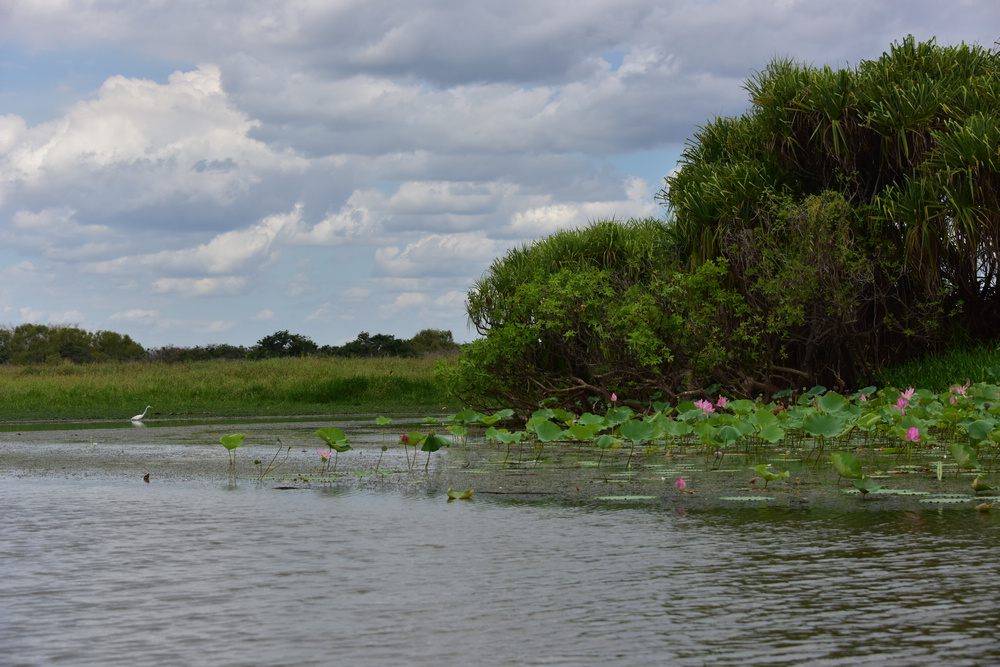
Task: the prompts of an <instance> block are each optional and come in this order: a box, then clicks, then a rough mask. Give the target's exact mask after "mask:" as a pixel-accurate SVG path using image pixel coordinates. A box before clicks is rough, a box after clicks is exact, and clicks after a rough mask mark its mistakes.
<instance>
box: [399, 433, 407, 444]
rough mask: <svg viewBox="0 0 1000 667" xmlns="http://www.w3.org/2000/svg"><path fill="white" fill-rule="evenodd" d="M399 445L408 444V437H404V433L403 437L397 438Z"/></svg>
mask: <svg viewBox="0 0 1000 667" xmlns="http://www.w3.org/2000/svg"><path fill="white" fill-rule="evenodd" d="M399 444H401V445H408V444H410V436H408V435H406V434H405V433H404V434H403V435H401V436H399Z"/></svg>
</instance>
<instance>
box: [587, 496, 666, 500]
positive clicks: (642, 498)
mask: <svg viewBox="0 0 1000 667" xmlns="http://www.w3.org/2000/svg"><path fill="white" fill-rule="evenodd" d="M656 498H657V496H595V497H594V500H656Z"/></svg>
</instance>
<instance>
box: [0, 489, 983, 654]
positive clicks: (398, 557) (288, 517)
mask: <svg viewBox="0 0 1000 667" xmlns="http://www.w3.org/2000/svg"><path fill="white" fill-rule="evenodd" d="M0 507H2V508H3V510H2V511H0V563H2V566H3V570H2V572H3V577H2V578H0V663H2V664H5V665H33V664H56V663H58V664H70V665H105V664H114V663H118V664H120V663H123V662H126V661H127V662H128V663H131V664H140V665H146V664H150V665H161V664H162V665H175V664H176V665H180V664H183V665H246V664H254V665H289V664H295V665H327V664H349V665H458V664H474V665H513V664H527V665H605V664H616V665H644V664H656V665H662V664H672V665H746V664H762V663H767V664H776V665H781V664H785V665H799V664H803V663H807V662H808V663H810V664H818V665H848V664H849V665H859V664H860V665H865V664H879V665H884V664H890V665H927V664H944V665H982V664H991V663H994V664H995V663H997V662H1000V638H998V636H997V633H996V624H997V621H998V620H1000V619H998V617H1000V612H998V611H997V607H996V603H995V600H996V598H997V596H998V593H1000V576H998V574H1000V572H998V570H1000V559H998V558H997V555H998V542H1000V538H998V526H1000V523H998V520H997V519H994V518H993V516H992V515H988V514H987V515H980V514H978V513H976V512H975V511H971V510H969V509H968V508H963V509H962V510H958V509H955V508H944V509H939V508H933V509H927V510H919V511H902V512H901V511H893V512H880V511H854V512H839V513H838V512H836V511H831V510H821V509H810V510H797V509H790V508H760V509H733V508H729V509H705V510H697V511H691V510H688V511H685V510H683V509H680V510H674V509H670V510H667V509H665V508H663V507H661V506H658V505H653V506H650V505H641V504H630V503H611V502H595V501H587V502H569V501H565V500H539V501H524V500H516V501H515V500H510V499H505V498H503V497H501V496H492V497H491V496H485V495H476V496H474V498H473V500H472V501H469V502H464V501H456V502H451V503H448V502H445V501H444V499H443V498H442V496H441V495H440V494H434V495H433V496H428V495H427V494H426V493H424V492H423V491H421V490H419V487H418V486H416V485H414V486H413V487H412V489H407V488H405V487H403V488H399V487H395V488H393V489H392V490H385V491H379V490H377V489H376V488H370V489H368V490H358V489H357V488H356V487H350V486H345V487H343V488H337V487H330V488H325V489H324V488H311V489H306V490H285V491H281V490H274V489H273V488H269V487H268V486H263V485H258V484H257V483H255V482H243V481H241V482H240V483H239V484H238V485H237V486H236V488H233V487H231V486H230V485H228V484H225V483H217V482H212V481H205V480H202V481H187V482H182V481H180V480H179V479H175V480H164V481H154V483H151V484H144V483H143V482H142V481H141V480H139V479H106V478H105V479H86V478H83V479H81V478H74V479H67V478H62V477H44V476H42V477H23V478H18V477H13V476H7V477H5V478H3V479H0Z"/></svg>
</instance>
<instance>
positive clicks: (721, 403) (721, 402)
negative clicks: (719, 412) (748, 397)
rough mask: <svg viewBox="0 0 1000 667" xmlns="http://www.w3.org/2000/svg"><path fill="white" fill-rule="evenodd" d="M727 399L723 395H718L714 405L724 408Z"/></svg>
mask: <svg viewBox="0 0 1000 667" xmlns="http://www.w3.org/2000/svg"><path fill="white" fill-rule="evenodd" d="M727 402H728V399H727V398H726V397H725V396H719V400H718V401H716V402H715V405H716V407H720V408H724V407H726V403H727Z"/></svg>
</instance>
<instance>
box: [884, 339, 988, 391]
mask: <svg viewBox="0 0 1000 667" xmlns="http://www.w3.org/2000/svg"><path fill="white" fill-rule="evenodd" d="M998 367H1000V343H997V342H992V343H987V344H985V345H981V346H979V347H975V348H967V349H954V350H950V351H948V352H943V353H941V354H931V355H927V356H925V357H922V358H920V359H914V360H912V361H909V362H907V363H905V364H900V365H899V366H894V367H892V368H889V369H886V370H884V371H883V372H882V373H880V374H879V375H878V376H877V377H876V379H875V384H877V385H878V386H891V387H919V388H921V389H931V390H933V391H943V390H945V389H947V388H948V387H951V386H954V385H957V384H965V382H966V380H972V382H998V381H1000V377H997V376H995V375H994V374H993V373H992V372H991V370H996V371H997V372H1000V368H998Z"/></svg>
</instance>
